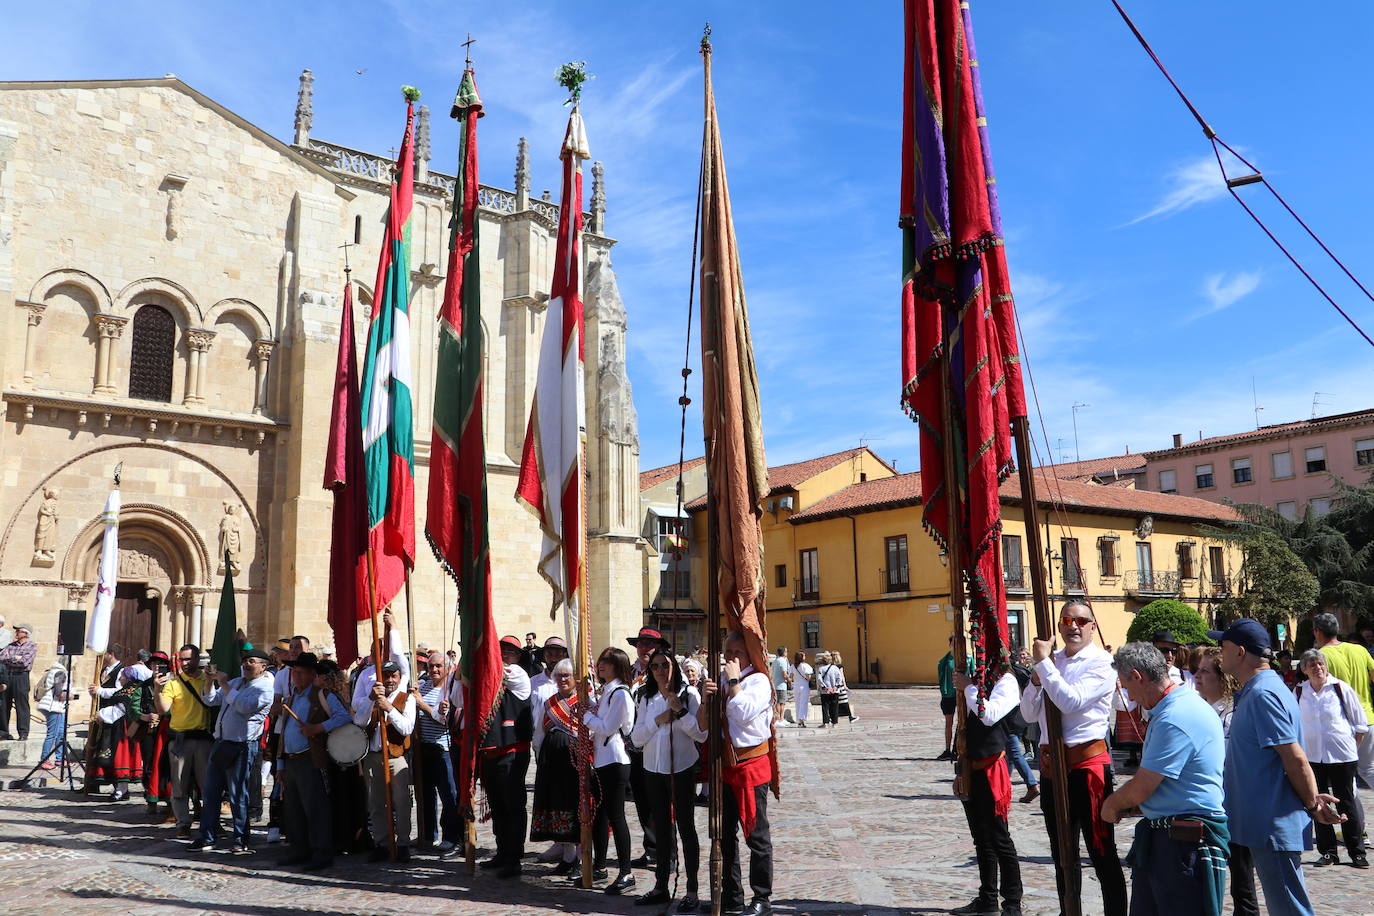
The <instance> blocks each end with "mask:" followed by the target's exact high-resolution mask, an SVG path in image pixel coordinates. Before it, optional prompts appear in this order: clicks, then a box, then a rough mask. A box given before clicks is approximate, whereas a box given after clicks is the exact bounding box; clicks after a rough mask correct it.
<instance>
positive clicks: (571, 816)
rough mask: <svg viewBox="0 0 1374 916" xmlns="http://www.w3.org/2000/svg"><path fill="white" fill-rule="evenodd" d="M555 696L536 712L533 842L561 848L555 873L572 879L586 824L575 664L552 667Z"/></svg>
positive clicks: (567, 661) (531, 824)
mask: <svg viewBox="0 0 1374 916" xmlns="http://www.w3.org/2000/svg"><path fill="white" fill-rule="evenodd" d="M553 684H554V688H555V689H554V693H553V694H552V695H551V696H550V697H549V698H548V699H547V700H545V701H544V705H543V707H542V708H540V709H537V710H535V712H534V753H535V759H536V760H537V761H538V765H539V767H538V770H536V772H535V777H534V806H533V815H532V817H531V818H530V839H531V840H548V841H551V842H554V843H557V844H558V845H559V851H560V858H559V862H558V864H557V865H556V866H554V869H553V874H555V875H560V876H561V875H570V874H572V872H573V869H575V868H576V867H577V862H578V855H577V849H578V843H579V842H580V841H581V839H582V822H581V820H580V819H579V818H578V797H579V793H578V780H577V767H578V761H577V753H578V750H577V720H578V718H579V716H580V714H581V712H582V706H581V704H580V703H579V702H578V700H577V693H576V691H575V690H574V689H573V687H574V681H573V664H572V659H568V658H565V659H563V660H562V661H560V662H559V663H558V664H556V665H554V666H553Z"/></svg>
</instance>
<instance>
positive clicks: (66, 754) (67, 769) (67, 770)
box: [9, 655, 89, 792]
mask: <svg viewBox="0 0 1374 916" xmlns="http://www.w3.org/2000/svg"><path fill="white" fill-rule="evenodd" d="M62 658H63V664H64V665H65V666H66V670H67V683H66V687H65V689H64V690H63V691H62V696H63V700H62V740H61V741H59V742H58V743H57V744H55V745H53V747H52V748H51V749H50V750H49V751H48V752H47V753H46V754H44V755H43V759H42V760H40V761H38V762H37V763H35V764H34V765H33V769H31V770H29V771H28V772H27V773H25V774H24V775H23V776H21V777H20V778H19V779H14V780H11V781H10V786H9V787H10V788H11V789H30V788H33V786H32V785H31V783H32V781H33V774H35V773H37V772H38V771H39V769H41V768H42V766H43V764H45V763H47V762H48V758H49V757H51V756H52V755H53V754H55V753H57V752H58V751H61V752H62V760H61V761H60V762H59V763H58V767H57V781H58V782H65V783H66V784H67V788H68V789H71V790H72V791H73V792H74V791H76V775H75V774H74V773H73V771H72V767H73V765H75V766H80V767H81V768H82V770H83V771H84V770H85V765H84V763H83V762H81V761H77V760H76V759H75V755H74V754H73V753H72V745H71V742H70V741H68V740H67V725H68V718H67V716H68V712H69V711H70V710H71V703H72V657H71V656H70V655H63V656H62ZM88 740H89V739H88Z"/></svg>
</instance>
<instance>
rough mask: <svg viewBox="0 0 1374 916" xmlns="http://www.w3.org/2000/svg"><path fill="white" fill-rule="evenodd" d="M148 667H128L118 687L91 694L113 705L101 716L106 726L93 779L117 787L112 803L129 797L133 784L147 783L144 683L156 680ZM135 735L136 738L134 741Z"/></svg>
mask: <svg viewBox="0 0 1374 916" xmlns="http://www.w3.org/2000/svg"><path fill="white" fill-rule="evenodd" d="M152 676H153V672H152V670H151V669H149V668H148V666H147V665H142V664H139V665H128V666H126V667H125V668H124V669H123V670H122V671H121V672H120V675H119V684H118V686H116V687H92V688H91V692H92V693H93V694H94V695H96V696H98V697H100V698H101V699H102V700H108V701H110V704H109V705H108V706H105V707H103V708H102V709H101V710H100V712H99V713H98V716H99V718H100V721H101V723H102V724H103V725H104V726H105V727H104V728H102V729H101V732H100V738H101V741H100V747H99V748H98V749H97V751H96V757H95V766H94V770H95V772H94V773H93V776H94V777H95V778H96V779H99V780H101V781H104V782H110V783H113V784H114V794H113V795H112V796H111V800H112V801H117V802H119V801H125V800H127V799H128V797H129V783H130V782H134V781H138V782H141V781H142V780H143V751H142V747H141V745H140V740H139V739H140V734H139V732H140V729H139V726H140V725H142V724H143V722H142V721H141V717H142V716H143V699H144V694H145V693H146V691H144V689H143V682H144V681H146V680H149V679H150V678H152ZM131 735H132V737H131Z"/></svg>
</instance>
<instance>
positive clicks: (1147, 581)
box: [1126, 569, 1179, 597]
mask: <svg viewBox="0 0 1374 916" xmlns="http://www.w3.org/2000/svg"><path fill="white" fill-rule="evenodd" d="M1126 592H1127V594H1132V595H1150V596H1152V597H1161V596H1169V595H1177V594H1178V593H1179V578H1178V573H1177V572H1174V571H1170V570H1159V569H1133V570H1131V571H1130V572H1128V573H1126Z"/></svg>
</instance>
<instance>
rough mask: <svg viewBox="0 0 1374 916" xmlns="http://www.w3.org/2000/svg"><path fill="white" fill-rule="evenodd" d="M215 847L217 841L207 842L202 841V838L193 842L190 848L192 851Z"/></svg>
mask: <svg viewBox="0 0 1374 916" xmlns="http://www.w3.org/2000/svg"><path fill="white" fill-rule="evenodd" d="M214 845H215V841H214V840H205V839H201V838H200V837H196V838H195V839H194V840H192V841H191V845H190V847H189V848H191V849H206V848H208V847H210V846H214Z"/></svg>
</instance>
